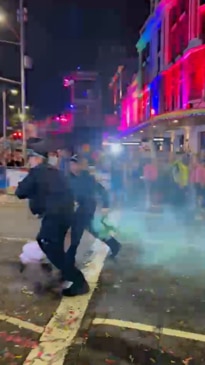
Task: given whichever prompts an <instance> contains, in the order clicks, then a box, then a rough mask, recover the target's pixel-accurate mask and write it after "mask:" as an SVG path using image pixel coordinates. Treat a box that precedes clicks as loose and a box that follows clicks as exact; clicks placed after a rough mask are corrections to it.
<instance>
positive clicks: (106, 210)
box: [101, 208, 109, 217]
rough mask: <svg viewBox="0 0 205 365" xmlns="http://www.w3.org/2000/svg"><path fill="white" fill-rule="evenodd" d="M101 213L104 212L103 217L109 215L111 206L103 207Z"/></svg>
mask: <svg viewBox="0 0 205 365" xmlns="http://www.w3.org/2000/svg"><path fill="white" fill-rule="evenodd" d="M101 214H102V216H103V217H105V216H106V215H108V214H109V208H102V209H101Z"/></svg>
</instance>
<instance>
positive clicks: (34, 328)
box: [0, 314, 44, 333]
mask: <svg viewBox="0 0 205 365" xmlns="http://www.w3.org/2000/svg"><path fill="white" fill-rule="evenodd" d="M0 321H4V322H7V323H10V324H13V325H14V326H18V327H20V328H24V329H26V330H30V331H33V332H36V333H43V330H44V327H41V326H37V325H35V324H33V323H31V322H27V321H23V320H22V319H19V318H15V317H10V316H6V315H5V314H0Z"/></svg>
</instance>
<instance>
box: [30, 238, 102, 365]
mask: <svg viewBox="0 0 205 365" xmlns="http://www.w3.org/2000/svg"><path fill="white" fill-rule="evenodd" d="M97 248H98V249H97V251H96V252H94V254H93V259H92V262H91V263H90V265H89V267H86V269H85V270H83V272H84V274H85V276H86V279H87V280H88V282H89V284H90V292H89V294H87V295H84V296H79V297H74V298H63V299H62V301H61V303H60V305H59V307H58V309H57V310H56V313H55V314H54V316H53V317H52V319H51V320H50V322H49V323H48V324H47V326H46V327H45V330H44V332H43V334H42V336H41V338H40V343H39V346H38V347H37V348H35V349H33V350H31V352H30V354H29V355H28V357H27V359H26V360H25V362H24V365H42V364H43V363H49V362H50V361H52V365H63V363H64V359H65V355H66V354H67V350H68V347H69V346H70V345H71V343H72V341H73V339H74V337H75V336H76V334H77V331H78V330H79V328H80V325H81V321H82V319H83V317H84V314H85V311H86V309H87V306H88V304H89V301H90V299H91V297H92V294H93V292H94V290H95V288H96V286H97V282H98V278H99V275H100V273H101V270H102V268H103V265H104V261H105V258H106V256H107V253H108V248H107V247H106V246H105V245H104V244H102V243H100V242H99V244H98V245H97Z"/></svg>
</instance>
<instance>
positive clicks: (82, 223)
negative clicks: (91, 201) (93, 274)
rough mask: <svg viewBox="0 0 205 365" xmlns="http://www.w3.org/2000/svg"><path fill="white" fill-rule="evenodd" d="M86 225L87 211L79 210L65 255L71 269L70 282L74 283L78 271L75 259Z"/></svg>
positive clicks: (72, 225) (73, 220) (73, 221)
mask: <svg viewBox="0 0 205 365" xmlns="http://www.w3.org/2000/svg"><path fill="white" fill-rule="evenodd" d="M86 225H87V220H86V213H85V211H84V210H78V211H77V212H75V214H74V216H73V219H72V224H71V245H70V247H69V249H68V250H67V252H66V253H65V256H66V260H65V261H66V265H67V267H68V268H69V270H68V271H69V281H74V279H75V276H76V270H77V269H76V267H75V257H76V253H77V249H78V246H79V244H80V241H81V238H82V236H83V232H84V230H85V229H86Z"/></svg>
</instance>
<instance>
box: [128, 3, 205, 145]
mask: <svg viewBox="0 0 205 365" xmlns="http://www.w3.org/2000/svg"><path fill="white" fill-rule="evenodd" d="M150 3H151V5H150V10H151V13H150V17H149V18H148V19H147V21H146V22H145V24H144V26H143V28H142V30H141V33H140V39H139V41H138V43H137V45H136V47H137V51H138V57H139V70H138V74H137V82H136V89H135V90H133V92H134V93H135V98H136V102H135V103H133V101H132V102H131V99H133V95H130V90H129V88H128V92H127V95H126V97H125V100H126V101H125V100H123V102H124V111H123V113H122V115H127V116H129V117H128V118H127V119H126V120H125V117H122V127H123V129H124V131H125V130H126V129H127V131H128V130H129V128H130V127H131V128H133V129H135V130H136V131H139V132H140V133H141V134H143V133H144V134H146V135H147V134H149V135H153V133H154V134H155V135H156V133H158V135H159V134H160V135H165V134H166V135H169V136H170V141H171V145H170V146H171V147H170V148H171V149H173V146H177V143H176V140H177V139H178V142H179V141H180V142H179V143H180V145H181V144H183V145H184V147H186V148H190V149H191V150H193V151H195V152H197V150H199V149H201V148H205V142H204V145H203V143H201V142H202V140H201V135H200V133H201V132H203V131H205V0H161V1H159V0H152V1H151V2H150ZM136 94H137V97H136ZM133 108H134V110H133ZM122 109H123V106H122ZM131 114H133V115H135V118H131V119H130V115H131ZM153 130H154V131H153ZM202 139H203V138H202ZM199 141H201V142H200V143H199ZM179 143H178V144H179ZM185 144H186V146H185Z"/></svg>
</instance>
